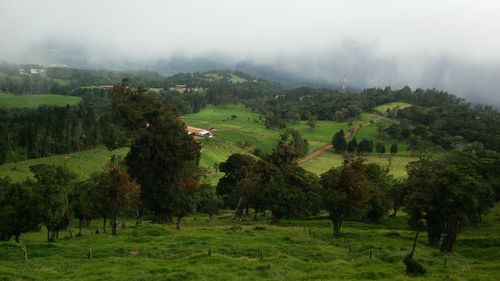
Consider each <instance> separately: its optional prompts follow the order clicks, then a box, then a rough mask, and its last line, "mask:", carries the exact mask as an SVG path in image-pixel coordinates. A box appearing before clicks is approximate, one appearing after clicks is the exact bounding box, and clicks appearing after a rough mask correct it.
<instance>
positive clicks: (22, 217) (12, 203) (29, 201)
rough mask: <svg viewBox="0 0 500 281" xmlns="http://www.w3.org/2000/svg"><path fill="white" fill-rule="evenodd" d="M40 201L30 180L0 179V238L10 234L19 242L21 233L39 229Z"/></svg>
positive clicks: (8, 236) (7, 238)
mask: <svg viewBox="0 0 500 281" xmlns="http://www.w3.org/2000/svg"><path fill="white" fill-rule="evenodd" d="M40 211H41V210H40V202H39V198H38V197H37V196H36V194H34V193H33V190H32V186H31V183H30V182H25V183H10V182H9V179H8V178H4V179H0V239H1V240H9V239H10V238H11V237H12V236H14V237H15V239H16V242H17V243H19V241H20V240H19V237H20V236H21V234H22V233H25V232H28V231H35V230H38V229H39V226H40V222H41V213H40Z"/></svg>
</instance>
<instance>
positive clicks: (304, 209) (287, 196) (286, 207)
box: [264, 165, 322, 224]
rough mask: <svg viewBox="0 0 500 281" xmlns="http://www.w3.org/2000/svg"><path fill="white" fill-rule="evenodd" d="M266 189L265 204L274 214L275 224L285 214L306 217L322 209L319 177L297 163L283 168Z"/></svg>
mask: <svg viewBox="0 0 500 281" xmlns="http://www.w3.org/2000/svg"><path fill="white" fill-rule="evenodd" d="M264 190H265V191H264V192H265V196H264V200H265V206H266V207H267V208H268V209H269V210H270V211H271V213H272V215H273V217H272V223H273V224H279V222H280V219H281V218H282V217H284V216H287V217H304V216H309V215H312V214H315V213H317V212H319V210H320V206H321V194H322V190H321V185H320V184H319V180H318V178H317V177H316V176H315V175H314V174H311V173H309V172H307V171H305V170H304V169H302V168H301V167H299V166H297V165H289V166H287V167H286V168H284V169H282V173H281V174H277V175H275V176H273V177H272V178H271V180H270V181H269V182H268V183H267V184H266V186H265V188H264Z"/></svg>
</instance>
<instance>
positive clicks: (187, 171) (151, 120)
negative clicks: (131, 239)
mask: <svg viewBox="0 0 500 281" xmlns="http://www.w3.org/2000/svg"><path fill="white" fill-rule="evenodd" d="M113 110H114V111H115V113H116V114H117V115H118V116H120V117H121V118H123V119H124V120H125V128H126V129H127V130H128V131H129V132H130V135H131V136H132V137H133V143H132V147H131V148H130V151H129V153H128V155H127V157H126V159H125V163H126V165H127V166H128V167H129V172H130V174H131V176H132V177H133V178H134V179H135V180H136V181H137V182H138V183H139V184H140V186H141V199H142V203H143V206H144V207H145V208H147V209H149V210H151V211H153V213H154V221H156V222H166V221H168V220H170V219H171V216H174V215H175V216H177V218H178V223H180V218H181V217H182V216H183V215H184V214H185V213H186V212H188V211H189V210H190V209H192V208H194V204H191V201H193V200H191V199H190V198H192V197H193V194H194V193H195V189H196V185H197V184H196V179H197V177H198V162H199V159H200V145H199V144H198V143H197V142H195V141H194V139H193V137H192V136H190V135H188V134H187V133H186V130H185V126H184V124H183V123H182V122H181V121H180V120H179V118H178V116H177V115H176V113H175V112H174V110H173V109H172V108H170V107H168V106H165V105H162V104H160V103H159V102H158V101H157V100H155V99H153V98H151V97H147V96H145V95H144V93H143V92H142V90H139V91H132V90H131V89H130V88H128V86H127V85H126V83H125V82H124V84H123V85H122V86H121V87H115V93H114V96H113ZM178 225H179V224H178Z"/></svg>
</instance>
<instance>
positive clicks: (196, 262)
mask: <svg viewBox="0 0 500 281" xmlns="http://www.w3.org/2000/svg"><path fill="white" fill-rule="evenodd" d="M251 217H252V214H250V217H249V218H246V219H243V220H242V221H239V220H232V219H231V214H230V213H228V212H225V213H222V214H221V215H219V216H217V217H216V218H215V219H214V220H213V221H209V220H208V217H207V215H203V214H194V215H191V216H189V217H186V218H185V219H184V220H183V225H182V229H181V230H175V226H174V225H153V224H150V223H148V222H145V223H143V224H141V225H138V226H135V225H134V224H133V222H134V221H133V220H132V219H122V220H123V221H124V222H125V228H122V227H119V230H118V234H117V235H116V236H112V235H110V234H109V230H108V232H107V233H101V234H95V230H96V229H98V228H100V227H101V225H102V222H101V221H93V222H92V223H91V225H90V227H85V228H84V229H83V236H78V237H72V238H70V237H69V235H68V233H67V232H62V233H61V234H60V239H59V241H57V242H54V243H47V242H46V241H45V240H46V233H45V231H44V230H43V229H42V230H41V231H40V232H35V233H28V234H25V235H22V236H21V240H22V241H21V244H16V243H15V242H14V241H9V242H0V280H492V281H493V280H499V279H500V267H499V266H498V261H499V260H500V242H499V240H498V235H499V234H500V205H498V204H497V206H496V207H495V208H494V209H493V210H492V211H491V212H490V213H489V214H488V215H487V216H486V217H485V218H484V221H483V222H482V223H481V224H480V225H479V226H477V227H474V228H471V229H469V230H467V231H465V232H463V233H460V234H459V236H458V241H457V245H456V250H455V252H453V253H448V262H447V267H446V268H445V267H444V260H445V254H443V253H440V252H439V250H437V249H435V248H431V247H429V246H427V243H426V238H427V237H426V235H425V233H422V234H421V235H420V237H419V242H418V244H417V249H416V253H415V258H416V259H417V260H418V261H420V262H421V263H422V264H423V265H424V266H425V267H426V269H427V271H428V273H426V275H424V276H422V277H417V276H407V275H406V274H405V267H404V265H403V263H402V260H403V258H404V256H405V255H406V254H407V253H408V252H409V251H410V248H411V245H412V239H413V237H414V232H413V231H411V230H410V229H409V228H408V226H407V224H406V218H405V216H404V214H402V215H400V216H398V217H396V218H392V219H389V218H385V219H383V220H382V221H381V222H380V223H379V224H366V223H363V222H357V221H346V222H345V223H344V226H343V230H342V231H343V234H342V235H341V237H339V238H333V237H332V235H331V226H330V223H329V221H328V220H327V219H326V218H324V217H317V218H312V219H308V220H283V222H282V225H280V226H272V225H269V224H268V218H266V217H259V218H258V220H256V221H254V220H253V219H251ZM122 220H121V221H122ZM120 225H121V222H120ZM73 231H74V232H75V233H76V232H77V227H76V224H74V225H73ZM349 243H352V248H351V250H350V249H349ZM21 245H23V246H25V247H26V249H27V252H28V261H27V262H25V261H24V259H23V255H22V250H21ZM90 249H91V251H92V258H91V259H89V258H88V256H89V250H90ZM209 249H210V250H211V256H210V255H209ZM370 252H371V253H372V257H371V258H370Z"/></svg>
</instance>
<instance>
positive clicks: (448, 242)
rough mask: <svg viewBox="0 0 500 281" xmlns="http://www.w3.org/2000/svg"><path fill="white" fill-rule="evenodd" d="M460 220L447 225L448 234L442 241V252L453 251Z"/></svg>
mask: <svg viewBox="0 0 500 281" xmlns="http://www.w3.org/2000/svg"><path fill="white" fill-rule="evenodd" d="M458 226H459V222H458V221H457V222H456V223H454V224H453V223H452V224H448V225H447V227H446V236H445V237H444V238H443V241H442V242H441V252H443V253H448V252H452V251H453V246H454V245H455V241H456V240H457V233H458Z"/></svg>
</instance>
